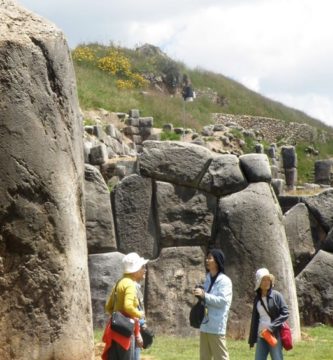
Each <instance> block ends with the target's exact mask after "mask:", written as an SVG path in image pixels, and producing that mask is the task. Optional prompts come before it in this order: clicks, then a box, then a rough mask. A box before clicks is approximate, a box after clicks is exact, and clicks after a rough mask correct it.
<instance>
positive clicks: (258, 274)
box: [254, 268, 275, 290]
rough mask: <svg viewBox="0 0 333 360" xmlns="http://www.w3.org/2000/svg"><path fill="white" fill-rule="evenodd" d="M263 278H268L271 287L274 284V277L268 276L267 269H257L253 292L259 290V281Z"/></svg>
mask: <svg viewBox="0 0 333 360" xmlns="http://www.w3.org/2000/svg"><path fill="white" fill-rule="evenodd" d="M265 276H269V277H270V279H271V282H272V285H273V284H274V279H275V278H274V275H272V274H270V273H269V271H268V269H266V268H261V269H258V270H257V272H256V286H255V288H254V290H258V289H259V288H260V284H261V280H262V279H263V278H264V277H265Z"/></svg>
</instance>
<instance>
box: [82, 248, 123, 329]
mask: <svg viewBox="0 0 333 360" xmlns="http://www.w3.org/2000/svg"><path fill="white" fill-rule="evenodd" d="M123 257H124V254H121V253H119V252H109V253H104V254H93V255H89V257H88V266H89V279H90V289H91V304H92V310H93V324H94V329H103V328H104V327H105V324H106V322H107V321H108V319H109V317H110V315H108V314H106V313H105V310H104V307H105V303H106V301H107V299H108V298H109V296H110V294H111V290H112V287H113V286H114V284H115V283H116V282H117V281H118V280H119V279H120V278H121V276H122V274H123V266H122V262H121V261H122V259H123Z"/></svg>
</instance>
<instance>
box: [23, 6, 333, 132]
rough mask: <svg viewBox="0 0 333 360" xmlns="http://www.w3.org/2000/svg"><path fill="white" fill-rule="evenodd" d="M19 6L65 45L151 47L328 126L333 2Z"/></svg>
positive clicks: (332, 110)
mask: <svg viewBox="0 0 333 360" xmlns="http://www.w3.org/2000/svg"><path fill="white" fill-rule="evenodd" d="M18 2H19V3H20V4H22V5H23V6H24V7H26V8H28V9H29V10H32V11H34V12H35V13H37V14H39V15H41V16H44V17H46V18H47V19H49V20H51V21H52V22H54V23H55V24H56V25H57V26H58V27H59V28H61V29H62V30H63V32H64V33H65V35H66V37H67V39H68V42H69V45H70V47H71V48H73V47H75V46H76V45H78V44H80V43H88V42H96V41H97V42H100V43H104V44H109V43H110V41H112V42H114V43H116V44H119V45H121V46H125V47H131V48H132V47H135V46H137V45H142V44H144V43H150V44H153V45H156V46H158V47H160V48H161V49H162V50H163V51H164V52H166V53H167V54H168V55H169V56H170V57H172V58H173V59H175V60H180V61H183V62H184V63H185V64H186V65H188V66H190V67H200V68H203V69H206V70H211V71H214V72H218V73H221V74H223V75H225V76H228V77H230V78H232V79H234V80H236V81H239V82H241V83H242V84H244V85H245V86H247V87H249V88H250V89H252V90H255V91H257V92H259V93H261V94H262V95H265V96H267V97H270V98H271V99H274V100H278V101H281V102H282V103H284V104H286V105H288V106H291V107H294V108H297V109H299V110H302V111H304V112H306V113H307V114H309V115H311V116H313V117H315V118H317V119H320V120H322V121H323V122H325V123H327V124H329V125H331V126H333V39H332V38H333V20H332V14H333V1H332V0H316V1H313V0H167V1H166V0H140V1H134V0H132V1H130V0H94V1H93V0H18ZM194 85H195V84H194Z"/></svg>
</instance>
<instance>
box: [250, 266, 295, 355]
mask: <svg viewBox="0 0 333 360" xmlns="http://www.w3.org/2000/svg"><path fill="white" fill-rule="evenodd" d="M273 286H274V276H273V275H272V274H270V273H269V271H268V269H266V268H261V269H259V270H257V272H256V281H255V288H254V290H255V292H256V294H255V298H254V302H253V309H252V319H251V326H250V335H249V341H248V342H249V345H250V348H252V347H253V346H254V344H255V343H256V344H257V345H256V351H255V360H266V359H267V357H268V354H270V356H271V359H272V360H283V353H282V343H281V338H280V334H279V329H280V327H281V325H282V324H283V323H284V322H285V321H286V320H287V319H288V316H289V311H288V306H287V304H286V302H285V300H284V298H283V296H282V294H280V293H279V292H278V291H276V290H273ZM267 330H268V331H269V332H270V334H272V335H274V337H275V338H276V340H277V344H276V345H274V346H272V345H270V344H269V343H268V342H267V341H266V340H265V339H264V338H263V337H262V334H263V332H264V331H267Z"/></svg>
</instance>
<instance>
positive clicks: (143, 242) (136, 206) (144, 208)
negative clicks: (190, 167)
mask: <svg viewBox="0 0 333 360" xmlns="http://www.w3.org/2000/svg"><path fill="white" fill-rule="evenodd" d="M112 194H113V195H112V196H113V197H112V201H113V211H114V216H115V219H116V233H117V241H118V250H119V251H120V252H122V253H124V254H127V253H129V252H132V251H135V252H138V253H140V255H141V256H145V257H148V258H149V259H152V258H155V257H156V256H157V253H158V242H157V235H156V233H157V231H156V220H155V218H154V211H153V205H152V181H151V179H147V178H143V177H141V176H139V175H136V174H133V175H130V176H127V177H125V178H124V179H123V180H122V181H121V182H119V183H118V184H117V185H116V187H115V189H114V190H113V192H112Z"/></svg>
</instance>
